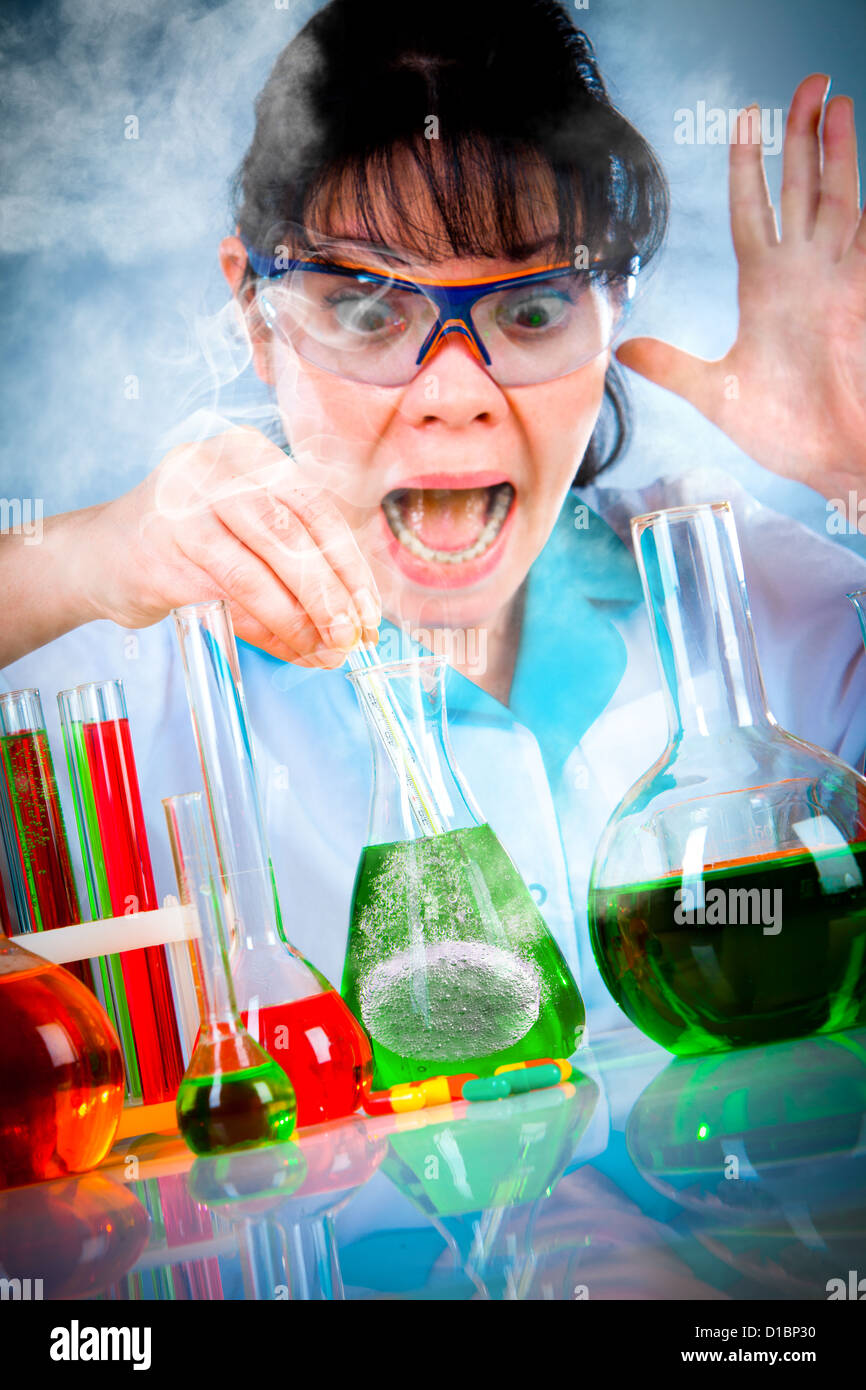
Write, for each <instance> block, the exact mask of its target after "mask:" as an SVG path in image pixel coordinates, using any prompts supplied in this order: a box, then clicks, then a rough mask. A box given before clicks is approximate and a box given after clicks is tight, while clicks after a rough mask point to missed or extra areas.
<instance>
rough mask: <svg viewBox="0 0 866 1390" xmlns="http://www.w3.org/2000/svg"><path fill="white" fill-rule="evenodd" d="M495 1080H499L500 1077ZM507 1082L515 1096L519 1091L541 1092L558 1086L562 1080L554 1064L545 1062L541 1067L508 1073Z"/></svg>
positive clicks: (525, 1068)
mask: <svg viewBox="0 0 866 1390" xmlns="http://www.w3.org/2000/svg"><path fill="white" fill-rule="evenodd" d="M496 1079H497V1080H501V1077H497V1078H496ZM508 1080H509V1081H510V1083H511V1090H512V1093H513V1094H515V1095H517V1094H519V1093H520V1092H521V1091H541V1090H543V1089H544V1087H545V1086H558V1085H559V1083H560V1081H561V1080H562V1073H561V1072H560V1070H559V1067H558V1066H556V1064H555V1063H553V1062H546V1063H545V1064H544V1066H541V1067H524V1068H521V1069H520V1070H519V1071H518V1070H516V1069H515V1070H514V1071H510V1072H508Z"/></svg>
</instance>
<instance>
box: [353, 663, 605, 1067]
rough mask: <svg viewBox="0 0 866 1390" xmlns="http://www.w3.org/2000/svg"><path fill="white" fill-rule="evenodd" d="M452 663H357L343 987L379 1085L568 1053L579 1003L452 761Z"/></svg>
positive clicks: (576, 1033)
mask: <svg viewBox="0 0 866 1390" xmlns="http://www.w3.org/2000/svg"><path fill="white" fill-rule="evenodd" d="M444 671H445V666H444V663H442V662H441V661H439V660H438V659H436V658H422V659H420V660H411V661H405V662H395V663H392V664H390V665H387V666H372V667H370V668H369V669H366V670H357V669H356V670H354V671H353V672H352V673H351V679H352V680H353V682H354V684H355V688H356V693H357V694H358V696H359V702H360V705H361V708H362V709H363V711H364V713H365V715H366V716H367V719H368V725H369V728H370V734H371V740H372V744H373V754H374V786H373V798H372V805H371V813H370V831H369V843H368V844H367V845H366V847H365V848H364V850H363V852H362V854H361V859H360V863H359V865H358V872H357V876H356V880H355V888H354V894H353V900H352V912H351V922H350V927H349V939H348V945H347V951H346V960H345V966H344V971H343V982H342V994H343V998H344V999H345V1000H346V1002H347V1004H348V1005H349V1007H350V1009H351V1010H352V1012H353V1013H354V1014H355V1015H356V1017H357V1018H359V1019H360V1020H361V1022H362V1023H363V1025H364V1027H365V1029H366V1031H367V1033H368V1035H369V1037H370V1040H371V1043H372V1048H373V1067H374V1074H373V1086H374V1088H375V1089H382V1088H384V1087H388V1086H393V1085H395V1084H397V1083H399V1082H405V1081H415V1080H421V1079H424V1078H425V1077H429V1076H437V1075H446V1076H450V1075H456V1074H459V1073H461V1072H474V1073H476V1074H478V1075H480V1076H486V1075H490V1074H491V1073H492V1072H493V1071H494V1070H495V1068H496V1067H498V1066H501V1065H503V1064H505V1063H508V1062H520V1061H531V1060H535V1059H536V1058H539V1057H568V1056H570V1055H571V1054H572V1053H573V1052H574V1051H575V1049H576V1048H577V1046H578V1045H579V1043H580V1040H581V1036H582V1033H583V1027H584V1008H583V1001H582V1000H581V997H580V994H579V992H578V989H577V986H576V984H575V982H574V980H573V979H572V976H571V973H570V971H569V969H568V966H567V964H566V962H565V960H564V958H563V956H562V953H561V951H560V949H559V947H558V946H557V944H556V942H555V941H554V939H553V937H552V936H551V934H550V931H549V930H548V927H547V925H546V923H545V921H544V918H543V917H542V915H541V913H540V912H539V910H538V907H537V906H536V904H535V901H534V899H533V897H532V895H531V893H530V892H529V889H528V888H527V887H526V884H525V883H524V882H523V879H522V878H521V877H520V874H519V873H518V871H517V869H516V868H515V866H514V864H513V863H512V861H511V859H510V858H509V856H508V854H507V853H506V851H505V850H504V849H503V847H502V845H501V844H500V842H499V840H498V839H497V838H496V836H495V834H494V833H493V831H492V829H491V828H490V826H489V825H488V824H486V823H484V821H483V820H482V819H481V817H480V815H479V814H478V812H477V810H476V808H475V806H474V803H473V801H472V798H471V793H470V792H469V790H468V788H467V787H466V785H465V783H464V782H463V779H462V777H461V775H460V773H459V771H458V769H457V767H456V765H455V763H454V759H453V754H452V752H451V748H450V744H449V741H448V735H447V722H446V717H445V705H444V692H443V678H444Z"/></svg>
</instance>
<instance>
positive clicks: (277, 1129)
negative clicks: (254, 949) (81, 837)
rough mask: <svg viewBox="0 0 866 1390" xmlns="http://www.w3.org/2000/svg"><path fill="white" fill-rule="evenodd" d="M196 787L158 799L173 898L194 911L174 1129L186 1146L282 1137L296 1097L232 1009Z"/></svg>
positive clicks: (216, 1148) (208, 1150)
mask: <svg viewBox="0 0 866 1390" xmlns="http://www.w3.org/2000/svg"><path fill="white" fill-rule="evenodd" d="M201 800H202V798H201V793H200V792H191V793H189V794H188V795H186V796H170V797H166V799H165V800H164V801H163V803H162V804H163V807H164V809H165V817H166V820H167V822H168V833H169V839H170V841H171V851H172V856H173V858H174V867H175V874H176V876H177V886H178V891H179V893H180V897H181V901H182V902H183V903H186V904H187V905H189V906H190V907H191V908H192V910H193V912H195V914H196V917H197V919H198V925H199V936H198V938H197V939H196V941H195V954H196V964H197V966H198V973H197V979H196V992H197V994H198V1004H199V1011H200V1014H201V1028H200V1030H199V1034H198V1038H197V1040H196V1045H195V1051H194V1052H193V1055H192V1057H191V1058H190V1062H189V1066H188V1067H187V1069H186V1071H185V1073H184V1075H183V1077H182V1079H181V1082H180V1086H179V1087H178V1092H177V1105H176V1109H177V1122H178V1128H179V1129H180V1132H181V1134H182V1135H183V1137H184V1139H185V1140H186V1143H187V1145H188V1147H189V1148H190V1149H192V1151H193V1153H196V1154H213V1153H222V1152H225V1151H226V1150H229V1149H242V1148H249V1147H251V1146H253V1145H257V1144H275V1143H279V1142H280V1141H283V1140H286V1139H288V1138H290V1136H291V1133H292V1130H293V1129H294V1127H295V1115H296V1113H297V1104H296V1100H295V1093H294V1090H293V1089H292V1084H291V1082H290V1081H289V1078H288V1077H287V1076H286V1073H285V1072H284V1071H283V1069H282V1067H280V1066H278V1065H277V1063H276V1062H275V1061H274V1060H273V1058H272V1057H269V1056H268V1054H267V1052H265V1050H264V1048H262V1047H260V1046H259V1044H258V1043H257V1042H256V1041H255V1039H254V1038H251V1037H250V1035H249V1033H248V1032H247V1030H246V1028H244V1026H243V1024H242V1023H241V1020H240V1016H239V1014H238V1007H237V1002H236V1000H235V993H234V989H233V988H232V980H231V974H230V972H229V960H228V932H227V928H226V919H225V903H224V899H223V888H222V880H221V878H220V874H219V868H218V866H217V863H216V854H215V846H214V843H213V838H212V836H211V835H210V827H209V826H206V825H205V820H204V817H203V815H202V811H201Z"/></svg>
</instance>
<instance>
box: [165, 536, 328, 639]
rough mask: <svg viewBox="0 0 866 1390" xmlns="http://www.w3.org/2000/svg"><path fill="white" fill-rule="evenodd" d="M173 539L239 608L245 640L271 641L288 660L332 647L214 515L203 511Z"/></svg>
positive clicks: (273, 575)
mask: <svg viewBox="0 0 866 1390" xmlns="http://www.w3.org/2000/svg"><path fill="white" fill-rule="evenodd" d="M177 543H178V546H179V549H180V551H181V553H182V555H184V557H185V558H186V559H187V560H189V561H191V562H192V563H193V564H194V565H195V566H196V567H197V568H198V569H199V570H202V571H203V572H204V574H205V575H207V577H208V579H209V580H210V581H211V583H212V584H213V585H214V586H215V588H216V590H217V591H218V594H219V596H220V597H225V598H227V599H228V600H229V602H230V603H231V605H232V608H233V610H234V609H235V608H237V609H238V610H239V611H240V616H241V620H242V621H243V622H244V631H239V635H240V636H242V637H244V639H245V640H247V641H250V642H253V643H254V644H255V645H256V646H263V647H265V648H266V649H270V644H272V643H273V642H274V639H276V640H277V641H278V642H279V643H282V644H283V645H284V646H285V648H286V650H287V651H288V652H290V653H291V655H290V656H289V657H288V658H284V659H289V660H295V659H296V658H297V657H311V656H312V655H313V654H314V653H315V652H316V651H317V650H318V649H319V648H321V647H322V646H323V645H330V646H331V649H332V650H334V648H335V646H336V644H335V643H333V642H332V643H330V644H329V643H327V642H326V641H325V640H324V639H323V637H322V633H321V632H320V630H319V628H318V627H317V626H316V624H315V623H314V622H313V620H312V618H311V617H310V615H309V614H308V613H307V611H306V608H305V607H304V604H303V603H302V601H301V600H300V599H299V598H298V597H297V596H296V595H295V594H294V593H293V592H292V591H291V590H290V589H289V588H288V587H287V586H286V585H285V583H283V582H282V581H281V580H280V578H279V577H278V575H277V574H276V573H275V572H274V571H273V570H272V569H271V568H270V566H269V565H268V564H267V563H266V562H265V561H264V560H263V559H262V557H261V556H260V555H259V554H258V553H256V552H255V551H254V550H251V549H250V548H249V547H247V546H246V545H245V544H244V543H243V542H242V540H241V538H240V537H239V536H238V535H237V534H236V533H235V532H233V531H232V530H231V529H230V528H229V527H228V526H226V525H225V524H224V522H223V521H222V520H221V518H219V517H218V516H217V515H216V514H214V513H213V512H208V513H205V514H204V515H202V516H201V517H199V518H198V519H197V522H196V524H195V525H193V526H188V527H186V528H184V529H183V530H182V531H180V532H179V533H178V536H177ZM243 615H246V616H245V617H244V616H243ZM274 654H275V655H276V652H275V653H274ZM344 655H345V651H342V652H341V657H342V656H344Z"/></svg>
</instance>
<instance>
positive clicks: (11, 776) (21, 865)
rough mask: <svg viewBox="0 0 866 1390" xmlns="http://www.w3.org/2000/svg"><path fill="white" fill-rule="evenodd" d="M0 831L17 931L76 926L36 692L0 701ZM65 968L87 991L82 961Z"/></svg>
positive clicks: (70, 874) (60, 813)
mask: <svg viewBox="0 0 866 1390" xmlns="http://www.w3.org/2000/svg"><path fill="white" fill-rule="evenodd" d="M0 754H2V768H3V795H2V797H0V831H2V834H3V840H4V844H5V847H6V855H7V860H8V862H9V866H10V877H11V880H12V884H13V887H14V890H15V893H14V895H15V899H16V906H17V909H18V916H19V918H20V926H21V929H22V931H25V932H27V931H52V930H53V929H54V928H56V927H68V926H72V925H73V924H74V923H77V922H80V921H81V907H80V905H79V902H78V891H77V889H76V887H75V876H74V874H73V870H72V861H71V859H70V857H69V845H68V843H67V840H66V829H65V826H64V824H63V811H62V809H61V806H60V797H59V795H58V792H57V782H56V780H55V776H54V764H53V762H52V760H51V749H50V748H49V746H48V735H47V733H46V731H45V717H44V715H43V713H42V701H41V700H40V698H39V691H38V690H13V691H10V692H8V693H6V694H3V695H0ZM67 969H68V970H70V971H71V972H72V974H74V975H76V976H77V978H78V979H79V980H81V981H82V982H83V983H84V984H86V985H88V986H89V987H90V988H92V987H93V978H92V974H91V971H90V965H89V963H88V962H87V961H75V962H72V963H71V964H70V965H68V966H67Z"/></svg>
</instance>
